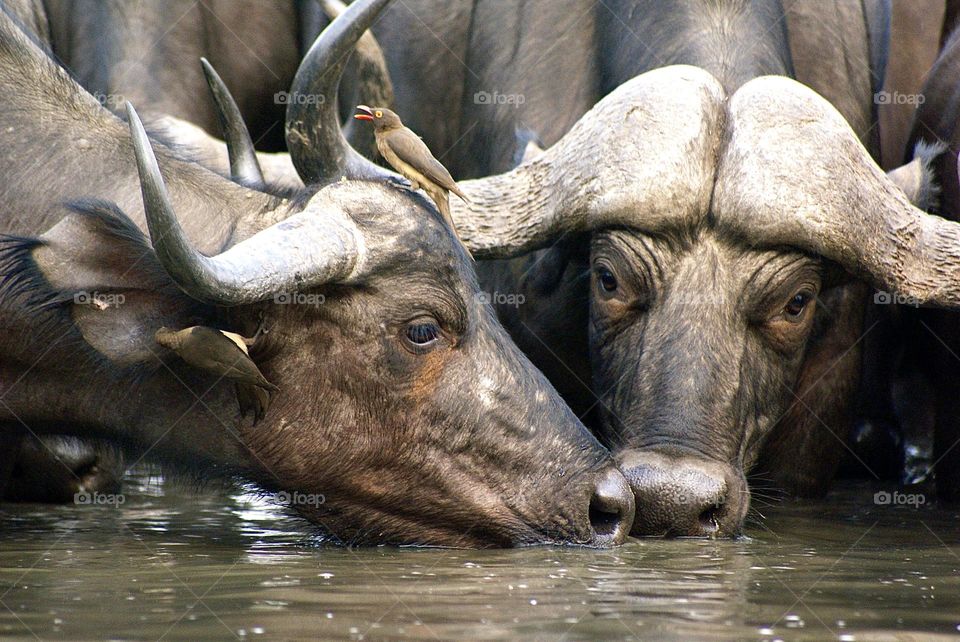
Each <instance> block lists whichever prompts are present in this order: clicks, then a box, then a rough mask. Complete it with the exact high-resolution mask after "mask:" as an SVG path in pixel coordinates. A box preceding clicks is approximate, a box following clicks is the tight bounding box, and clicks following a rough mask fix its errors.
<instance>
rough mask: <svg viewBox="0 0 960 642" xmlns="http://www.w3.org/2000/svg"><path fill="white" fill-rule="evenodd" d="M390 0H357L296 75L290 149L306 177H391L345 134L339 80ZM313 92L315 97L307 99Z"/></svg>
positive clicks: (289, 123)
mask: <svg viewBox="0 0 960 642" xmlns="http://www.w3.org/2000/svg"><path fill="white" fill-rule="evenodd" d="M389 2H390V0H356V2H354V3H352V4H351V5H350V6H349V7H347V9H346V10H345V11H344V12H343V13H341V14H340V15H339V16H338V17H337V18H336V19H335V20H334V21H333V22H331V23H330V24H329V25H328V26H327V28H326V29H324V30H323V32H322V33H321V34H320V35H319V36H318V37H317V40H316V41H315V42H314V43H313V46H312V47H310V50H309V51H308V52H307V55H306V56H304V59H303V62H301V63H300V68H299V69H297V73H296V75H295V76H294V78H293V84H292V85H291V89H290V101H289V103H288V104H287V119H286V137H287V149H289V150H290V157H291V159H292V160H293V164H294V166H295V167H296V168H297V172H298V173H299V174H300V177H301V178H302V179H303V181H304V183H307V184H310V183H319V182H323V181H329V180H336V179H338V178H340V177H341V176H347V177H349V178H388V177H394V176H395V174H393V173H392V172H390V171H388V170H386V169H383V168H381V167H379V166H378V165H375V164H374V163H372V162H370V161H369V160H367V159H366V158H364V157H363V156H362V155H360V154H359V153H358V152H357V151H356V150H355V149H353V147H351V146H350V144H349V143H348V142H347V140H346V139H345V138H344V136H343V132H342V131H341V129H340V115H339V113H338V109H337V86H338V85H339V84H340V76H341V75H342V74H343V68H344V66H345V65H346V62H347V59H348V58H349V57H350V52H351V51H352V50H353V47H354V45H355V44H356V43H357V40H359V39H360V37H361V36H362V35H363V33H364V32H365V31H366V30H367V29H369V28H370V25H372V24H373V22H374V21H375V20H376V18H377V16H378V15H380V12H381V11H382V10H383V8H384V7H385V6H386V5H387V4H388V3H389ZM308 97H313V98H316V100H307V98H308Z"/></svg>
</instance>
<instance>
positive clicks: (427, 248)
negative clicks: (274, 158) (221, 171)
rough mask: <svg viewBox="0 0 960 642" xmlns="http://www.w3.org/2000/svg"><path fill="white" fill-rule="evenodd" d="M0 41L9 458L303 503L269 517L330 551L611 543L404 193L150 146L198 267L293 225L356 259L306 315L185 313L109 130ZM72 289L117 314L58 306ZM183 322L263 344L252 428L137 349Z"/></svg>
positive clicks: (602, 455)
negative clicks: (427, 336) (331, 222)
mask: <svg viewBox="0 0 960 642" xmlns="http://www.w3.org/2000/svg"><path fill="white" fill-rule="evenodd" d="M0 28H2V30H3V33H2V34H0V36H2V37H0V78H2V80H3V83H4V86H7V87H10V88H11V96H13V97H14V98H12V100H16V101H18V102H17V105H18V106H19V108H18V109H14V110H10V111H6V112H4V122H3V127H0V147H2V149H3V150H4V153H3V154H2V155H0V166H2V170H3V171H2V175H3V176H4V182H3V184H2V185H0V196H2V202H3V203H4V207H5V208H6V210H7V213H6V214H5V215H4V216H3V217H2V221H3V228H2V231H3V232H7V233H9V232H14V233H16V234H18V235H20V236H27V235H29V236H34V237H35V236H40V239H41V241H42V243H41V244H37V243H36V242H35V241H31V240H23V239H22V238H21V239H11V238H5V239H4V240H3V243H2V248H0V267H2V270H3V274H4V276H5V277H6V278H5V280H4V287H3V289H2V291H0V326H2V330H3V332H2V334H3V336H4V342H3V344H2V345H0V351H2V359H0V397H2V399H3V401H4V403H3V404H2V407H0V422H2V423H0V426H4V428H6V429H5V430H4V431H3V433H2V434H0V439H2V440H3V441H4V442H5V443H11V444H14V443H18V442H19V439H20V433H19V432H18V431H17V432H14V431H12V430H10V429H9V428H7V427H8V426H11V425H12V424H13V421H14V419H16V420H17V421H22V422H24V423H25V424H26V425H27V426H29V427H30V429H31V431H33V432H34V433H36V434H40V435H44V434H53V433H58V434H60V433H66V434H72V435H76V436H81V437H84V438H87V439H104V440H106V441H108V442H110V443H113V444H116V445H119V446H121V447H123V448H124V450H125V451H126V452H127V453H128V454H129V455H130V456H131V457H132V458H133V459H136V458H139V457H141V456H145V455H148V454H149V456H150V457H151V459H153V460H158V461H161V462H164V463H166V464H168V465H169V466H170V467H171V468H174V469H176V468H180V469H186V470H187V471H188V472H190V473H192V474H194V475H196V476H198V477H199V478H201V479H204V480H211V479H231V478H234V477H242V478H246V479H250V480H252V481H254V482H257V483H258V484H259V485H260V486H261V487H262V488H263V489H264V490H266V491H281V490H282V491H287V492H288V493H290V494H291V495H293V496H296V495H295V493H300V494H301V496H302V495H311V496H314V497H316V496H318V495H323V498H324V500H325V501H323V502H322V503H320V502H317V501H314V502H313V503H309V502H307V503H302V502H301V503H297V502H293V505H292V506H291V507H292V508H294V509H296V510H297V511H299V512H300V513H301V514H303V515H304V516H305V517H307V518H308V519H310V520H311V521H312V522H314V523H315V524H316V525H317V526H318V527H319V528H321V529H322V530H323V531H324V532H325V533H326V534H328V535H329V536H331V537H333V538H335V539H337V540H339V541H347V542H355V543H421V544H442V545H459V546H462V545H475V546H491V545H501V546H503V545H521V544H530V543H538V542H558V543H574V542H576V543H582V544H592V545H608V544H612V543H617V542H620V541H622V540H623V539H624V538H625V536H626V533H627V531H628V530H629V527H630V523H631V522H632V517H633V503H632V497H631V494H630V493H629V489H628V487H627V486H626V483H625V482H624V480H623V477H622V476H621V475H620V473H619V472H617V471H616V470H615V469H614V468H613V466H612V462H611V460H610V456H609V453H608V452H607V451H606V450H605V449H603V448H602V447H601V446H600V444H599V443H598V442H597V441H596V439H594V438H593V437H592V436H591V435H590V434H589V433H588V432H587V431H586V430H585V428H584V427H583V426H582V424H580V423H579V422H578V421H577V419H576V417H574V416H573V415H572V413H571V412H570V410H569V409H568V408H567V407H566V406H565V405H564V404H563V402H562V401H561V400H560V397H559V396H558V395H557V393H556V392H555V391H554V390H553V389H552V388H551V387H550V385H549V384H548V383H547V382H546V380H545V379H544V378H543V377H542V375H540V374H539V373H538V372H537V371H536V370H535V369H534V368H533V366H532V365H531V364H530V362H529V361H528V360H527V359H526V358H525V357H524V356H523V355H522V354H521V353H520V352H519V350H517V348H516V347H515V346H514V345H513V344H512V343H511V342H510V341H509V339H508V338H507V335H506V333H505V332H504V331H503V329H502V328H501V327H500V326H499V325H498V324H497V322H496V320H495V318H494V315H493V313H492V310H491V309H490V307H489V306H488V305H487V304H482V303H481V302H480V297H479V289H478V286H477V284H476V280H475V277H474V275H473V273H472V268H471V264H470V261H469V259H468V258H467V256H466V254H465V253H464V252H463V250H462V249H460V248H459V246H458V245H457V244H456V242H455V240H454V238H453V236H452V234H451V232H450V231H449V230H448V229H447V228H446V227H445V226H444V225H443V223H442V221H441V220H440V219H439V217H437V216H436V215H434V214H433V213H431V211H430V210H429V209H428V208H427V207H426V206H425V203H424V201H423V199H422V198H421V197H419V196H415V195H411V194H409V193H407V192H406V191H404V190H402V189H398V188H397V187H396V186H393V185H390V184H383V183H368V182H364V181H346V182H337V183H334V184H331V185H329V186H326V187H323V188H321V189H319V191H317V192H316V193H314V194H312V195H310V194H303V195H301V196H300V197H298V198H297V199H292V200H281V199H279V198H277V197H274V196H271V195H269V194H263V193H260V192H256V191H254V190H249V189H246V188H243V187H241V186H238V185H235V184H232V183H230V182H229V181H226V180H224V179H222V178H220V177H218V176H216V175H214V174H212V173H210V172H208V171H206V170H203V169H202V168H200V167H199V166H197V165H194V164H192V163H188V162H184V161H182V160H180V159H179V158H178V157H177V154H176V153H175V151H173V150H170V149H168V148H165V147H163V146H160V145H155V147H156V148H157V154H158V157H159V165H160V168H161V173H162V175H163V176H164V177H165V178H166V183H167V186H168V189H169V193H170V201H171V203H172V204H173V206H174V207H175V208H176V210H177V212H178V215H179V218H180V221H181V223H182V225H183V228H184V234H185V236H186V237H187V239H188V240H189V241H190V242H191V243H192V244H193V245H195V246H196V247H197V248H198V249H199V250H200V251H203V252H205V253H206V254H207V255H208V256H212V255H215V254H217V253H218V252H220V251H221V250H222V249H223V248H227V247H232V246H235V245H236V244H238V243H240V242H241V241H245V240H246V241H250V240H251V239H254V238H255V237H256V235H257V233H258V232H260V231H261V230H263V229H265V228H269V229H274V228H272V227H271V226H273V225H274V224H275V223H276V222H278V221H283V220H285V219H287V218H288V217H290V216H291V215H293V214H294V213H296V212H298V211H303V210H306V211H307V212H310V213H312V214H311V215H310V216H309V217H307V218H305V219H303V220H309V221H311V223H310V224H311V225H325V222H324V221H325V220H326V219H327V217H336V216H344V215H345V216H346V217H347V218H349V220H350V225H351V226H355V228H356V230H357V232H356V233H357V234H358V235H359V238H362V239H363V256H362V258H360V259H358V263H357V265H358V266H359V265H362V270H360V268H357V270H356V271H355V274H354V276H353V277H351V279H349V280H348V281H344V282H341V283H338V284H328V285H324V286H322V287H320V286H318V287H315V288H309V289H305V291H304V292H302V293H301V294H303V295H304V296H312V297H314V298H313V299H308V300H312V301H314V302H317V301H320V300H321V299H319V298H317V297H320V296H321V295H322V303H320V304H318V305H312V304H310V303H307V304H304V305H296V304H285V303H284V302H283V301H281V300H273V299H269V300H267V301H265V302H262V303H253V304H244V305H237V306H234V307H221V306H216V305H211V304H204V303H199V302H198V301H195V300H193V299H191V298H189V297H187V296H186V295H185V294H184V292H183V291H181V289H180V288H178V287H177V286H176V285H175V284H174V283H173V282H171V279H170V277H169V276H168V273H167V272H166V271H165V268H163V267H161V264H160V263H159V262H158V258H157V257H156V255H155V254H154V253H153V251H152V250H151V249H150V241H149V240H148V239H147V238H146V236H145V233H146V227H147V226H146V218H145V213H144V211H143V209H142V205H141V202H140V196H139V181H138V178H137V169H136V166H135V165H134V164H133V161H132V150H131V145H130V135H129V133H128V131H127V127H126V126H125V125H124V123H122V122H121V121H119V120H118V119H117V118H116V117H114V116H113V115H111V114H110V113H108V112H106V111H105V110H103V109H102V108H101V107H100V106H98V105H97V104H96V101H95V100H94V99H93V98H92V97H90V96H87V95H85V94H83V92H82V91H81V90H80V89H79V88H78V87H77V86H76V85H75V84H73V83H72V81H70V80H68V79H67V78H66V77H65V76H63V75H62V74H61V73H60V72H59V71H58V70H57V69H56V68H55V66H53V65H52V64H51V63H50V62H49V61H47V60H46V59H44V58H43V57H42V56H41V55H40V52H39V50H36V49H34V48H32V46H31V45H30V44H29V43H28V42H27V41H26V40H25V39H23V38H22V37H20V36H19V35H18V32H16V31H15V28H14V27H13V25H12V24H11V23H10V22H9V21H8V20H7V16H6V15H5V14H3V13H0ZM36 113H41V114H48V115H51V116H50V117H49V118H41V119H37V118H35V117H34V114H36ZM91 142H94V143H95V144H91ZM43 154H50V156H47V157H44V156H43ZM54 154H55V155H54ZM24 158H38V159H41V162H38V163H36V164H24V162H23V159H24ZM90 168H96V171H94V172H91V171H90ZM81 175H82V176H84V177H85V178H84V181H83V184H84V189H85V193H84V196H87V197H97V198H100V199H103V198H108V199H110V200H111V201H113V202H115V203H117V204H118V205H119V208H117V207H116V206H114V205H113V204H111V203H106V202H103V201H87V202H86V203H84V204H82V205H77V206H75V207H74V209H73V210H69V209H66V208H64V207H63V205H62V203H63V202H64V201H66V200H69V199H72V198H76V197H77V196H78V194H77V193H76V183H77V180H76V178H75V177H76V176H81ZM27 177H29V180H27ZM121 210H122V211H121ZM123 212H126V214H124V213H123ZM339 212H344V213H346V214H344V215H341V214H338V213H339ZM126 216H129V219H127V218H126ZM44 230H46V231H44ZM274 251H278V250H277V249H274ZM94 290H97V291H100V292H109V293H111V294H114V295H118V294H122V295H123V296H124V303H123V304H121V305H114V306H110V305H107V306H105V307H98V306H91V305H87V304H85V303H83V302H82V301H81V300H79V299H78V298H77V294H78V293H79V292H84V291H86V292H90V291H94ZM51 300H55V301H56V304H54V305H44V306H40V307H38V306H37V305H36V304H37V303H39V302H49V301H51ZM196 324H204V325H209V326H214V327H219V328H222V329H228V330H231V331H235V332H238V333H240V334H243V335H245V336H252V335H253V334H254V333H255V331H256V328H257V326H258V325H260V324H263V326H264V327H265V328H266V329H267V330H268V333H267V335H266V336H265V339H264V340H263V341H262V343H259V344H258V345H256V346H255V347H254V350H253V351H252V352H251V357H252V358H253V359H254V360H255V361H256V363H257V366H258V367H259V368H260V369H261V371H262V372H263V373H264V375H265V376H266V377H267V378H268V379H269V380H270V381H271V382H273V383H275V384H276V385H277V386H279V388H280V392H278V393H276V395H275V397H274V398H273V400H272V404H271V407H270V410H269V412H268V413H267V415H266V417H265V419H264V420H263V421H261V422H260V423H259V424H258V425H257V426H256V427H253V426H251V425H250V422H249V421H248V420H247V421H245V420H244V419H243V418H242V417H241V416H240V411H239V408H238V405H237V400H236V397H235V392H234V387H233V385H232V383H231V382H227V381H223V380H222V379H220V378H218V377H214V376H212V375H210V374H207V373H204V372H202V371H198V370H194V369H191V368H190V367H188V366H186V364H184V363H183V362H181V361H179V360H178V359H176V358H175V356H174V355H173V354H172V353H169V352H165V351H163V350H161V349H160V348H159V346H157V345H156V344H155V343H153V339H152V337H153V335H154V333H155V331H156V329H157V328H158V327H160V326H161V325H166V326H168V327H187V326H190V325H196ZM424 325H426V326H428V327H430V328H435V329H436V332H437V333H438V334H437V336H436V339H435V340H433V341H431V342H429V345H427V346H416V345H413V344H412V343H411V342H412V341H413V340H412V339H411V338H409V335H408V330H409V329H410V327H417V326H424ZM414 336H422V335H417V334H416V333H415V334H414ZM421 343H422V342H421Z"/></svg>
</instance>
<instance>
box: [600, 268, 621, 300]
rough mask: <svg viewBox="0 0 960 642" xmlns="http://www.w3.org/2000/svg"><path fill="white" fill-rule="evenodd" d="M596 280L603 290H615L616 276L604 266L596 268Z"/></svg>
mask: <svg viewBox="0 0 960 642" xmlns="http://www.w3.org/2000/svg"><path fill="white" fill-rule="evenodd" d="M597 282H598V283H599V284H600V287H601V288H602V289H603V291H604V292H607V293H613V292H616V290H617V277H615V276H614V275H613V272H611V271H610V270H608V269H607V268H605V267H602V266H601V267H599V268H597Z"/></svg>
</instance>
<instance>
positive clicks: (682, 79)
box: [451, 65, 725, 259]
mask: <svg viewBox="0 0 960 642" xmlns="http://www.w3.org/2000/svg"><path fill="white" fill-rule="evenodd" d="M724 101H725V93H724V91H723V88H722V86H721V85H720V83H719V82H717V80H716V79H715V78H714V77H713V76H711V75H710V74H709V73H708V72H706V71H704V70H702V69H699V68H696V67H689V66H684V65H678V66H672V67H663V68H661V69H657V70H654V71H651V72H648V73H645V74H642V75H640V76H637V77H636V78H634V79H632V80H630V81H628V82H626V83H624V84H623V85H621V86H620V87H619V88H617V89H616V90H615V91H613V92H612V93H610V94H609V95H608V96H606V97H605V98H604V99H603V100H601V101H600V102H599V103H597V104H596V105H595V106H594V107H593V109H591V110H590V111H589V112H587V113H586V114H585V115H584V116H583V117H582V118H581V119H580V120H579V121H578V122H577V123H576V124H575V125H574V126H573V128H571V130H570V131H569V132H568V133H567V134H566V135H565V136H564V137H563V138H561V139H560V140H559V141H558V142H557V143H556V144H555V145H554V146H552V147H550V148H549V149H547V150H546V151H545V152H543V153H542V154H541V155H539V156H537V157H536V158H535V159H533V160H532V161H529V162H527V163H524V164H523V165H520V166H519V167H517V168H516V169H514V170H513V171H510V172H507V173H505V174H500V175H498V176H491V177H487V178H481V179H476V180H468V181H461V182H460V187H461V188H462V189H463V191H464V192H466V193H467V196H468V197H469V198H470V201H471V202H470V203H463V202H460V200H459V199H451V206H452V209H453V212H452V214H453V218H454V220H455V222H456V225H457V230H458V231H459V233H460V236H461V237H462V238H463V241H464V244H465V245H466V246H467V248H469V250H470V251H471V253H473V255H474V256H475V257H476V258H478V259H479V258H499V257H508V256H516V255H517V254H522V253H524V252H529V251H531V250H534V249H537V248H539V247H543V246H545V245H548V244H550V243H551V242H553V241H555V240H557V239H558V238H559V237H561V236H563V235H565V234H567V233H574V232H579V231H586V230H590V229H596V228H599V227H604V226H610V225H630V226H633V227H638V228H641V229H656V228H657V227H660V226H663V225H665V224H672V225H682V224H683V221H684V220H690V221H696V220H698V218H699V217H702V215H703V213H704V212H706V211H707V210H708V208H709V204H710V195H711V192H712V187H713V177H714V170H715V166H716V157H717V150H718V149H719V145H720V136H721V134H722V131H723V121H724Z"/></svg>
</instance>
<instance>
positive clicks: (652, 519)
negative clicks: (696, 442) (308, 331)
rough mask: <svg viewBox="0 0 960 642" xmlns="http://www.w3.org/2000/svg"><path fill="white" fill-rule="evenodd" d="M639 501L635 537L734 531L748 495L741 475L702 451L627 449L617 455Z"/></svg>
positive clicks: (719, 535)
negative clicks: (697, 453)
mask: <svg viewBox="0 0 960 642" xmlns="http://www.w3.org/2000/svg"><path fill="white" fill-rule="evenodd" d="M619 461H620V469H621V470H622V471H623V472H624V474H625V475H626V478H627V480H628V481H629V483H630V487H631V488H632V490H633V494H634V498H635V501H636V511H637V514H636V517H635V519H634V524H633V530H632V531H631V534H632V535H637V536H643V535H654V536H667V537H723V536H731V535H736V534H738V533H739V531H740V525H741V523H742V521H743V517H744V516H745V514H746V512H747V508H748V506H749V502H750V497H749V494H748V493H747V492H746V481H745V480H744V478H743V475H742V474H741V473H739V472H738V471H736V470H735V469H734V468H733V467H732V466H729V465H727V464H724V463H721V462H716V461H711V460H708V459H705V458H703V457H701V456H699V455H695V454H688V453H683V452H671V451H660V450H652V449H651V450H628V451H625V452H624V453H622V454H621V455H620V457H619Z"/></svg>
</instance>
